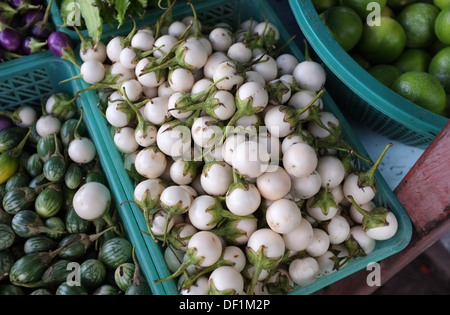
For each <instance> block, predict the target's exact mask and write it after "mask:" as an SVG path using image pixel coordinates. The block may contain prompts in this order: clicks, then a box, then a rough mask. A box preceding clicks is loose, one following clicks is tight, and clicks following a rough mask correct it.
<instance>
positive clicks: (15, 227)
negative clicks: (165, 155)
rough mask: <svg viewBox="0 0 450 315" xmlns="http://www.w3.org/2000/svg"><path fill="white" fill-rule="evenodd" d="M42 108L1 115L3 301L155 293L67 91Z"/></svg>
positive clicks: (0, 274) (0, 272)
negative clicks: (29, 296)
mask: <svg viewBox="0 0 450 315" xmlns="http://www.w3.org/2000/svg"><path fill="white" fill-rule="evenodd" d="M44 105H45V106H44ZM41 107H42V108H41V109H36V108H33V107H28V106H20V107H18V108H17V109H16V110H15V111H14V112H6V111H1V112H0V295H25V294H33V295H35V294H55V295H113V294H127V295H138V294H139V295H143V294H147V295H148V294H151V289H150V287H149V285H148V283H147V281H146V280H145V279H144V278H143V276H142V274H141V272H140V269H139V265H138V263H137V260H136V258H135V255H134V247H133V245H132V243H131V242H130V241H129V240H128V239H127V238H126V236H125V234H124V232H123V229H122V227H121V225H120V220H119V217H118V214H117V209H116V207H115V206H114V202H112V200H111V199H113V198H114V197H111V194H110V192H109V188H108V183H107V178H106V176H105V174H104V172H103V171H102V168H101V164H100V162H99V157H98V154H97V151H96V148H95V146H94V145H93V142H92V141H91V140H90V138H89V133H88V131H87V128H86V125H85V123H84V121H83V119H82V117H83V112H82V110H80V111H78V109H77V107H76V105H75V102H74V99H72V98H71V97H70V96H69V95H67V94H64V93H54V94H52V95H51V96H50V97H48V98H47V99H44V100H43V102H42V106H41ZM77 116H78V118H77ZM83 143H84V145H85V146H84V147H83ZM73 146H74V147H73ZM84 149H87V151H83V150H84ZM71 151H73V152H71ZM80 153H83V156H80ZM99 191H101V192H103V195H102V193H99ZM89 193H90V194H92V193H95V194H96V197H97V201H98V200H102V198H103V199H104V201H105V202H104V203H103V204H102V207H103V208H102V209H100V210H98V209H94V208H95V205H97V204H101V203H99V202H96V203H95V204H94V203H93V202H90V201H89ZM86 207H87V208H91V209H90V211H89V212H88V209H86Z"/></svg>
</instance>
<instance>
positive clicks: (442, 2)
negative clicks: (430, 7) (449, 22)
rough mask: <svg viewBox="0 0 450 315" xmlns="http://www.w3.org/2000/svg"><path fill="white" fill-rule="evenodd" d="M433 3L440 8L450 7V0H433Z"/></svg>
mask: <svg viewBox="0 0 450 315" xmlns="http://www.w3.org/2000/svg"><path fill="white" fill-rule="evenodd" d="M433 4H434V5H435V6H437V7H438V8H439V9H441V10H444V8H446V7H450V0H433Z"/></svg>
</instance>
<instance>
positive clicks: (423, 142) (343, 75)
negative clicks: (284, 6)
mask: <svg viewBox="0 0 450 315" xmlns="http://www.w3.org/2000/svg"><path fill="white" fill-rule="evenodd" d="M289 5H290V7H291V9H292V12H293V14H294V16H295V18H296V20H297V23H298V25H299V27H300V29H301V31H302V33H303V36H304V37H305V39H306V40H307V41H308V43H309V45H310V47H312V48H313V50H314V53H315V54H316V55H317V56H318V57H319V58H320V60H321V62H322V63H323V64H324V65H325V66H326V68H327V76H328V77H327V84H326V88H327V90H328V92H329V93H330V94H331V95H332V97H333V99H334V101H335V102H336V104H337V105H338V106H339V108H340V109H341V110H342V111H343V112H344V113H345V114H346V116H347V117H349V118H350V119H353V120H355V121H358V122H361V123H363V124H364V125H365V126H367V127H369V128H371V129H372V130H374V131H376V132H378V133H380V134H382V135H384V136H386V137H388V138H390V139H393V140H397V141H399V142H402V143H404V144H407V145H411V146H416V147H419V148H422V149H425V148H426V147H427V146H428V145H429V144H430V143H431V141H433V139H434V138H435V137H436V135H437V134H438V133H439V132H440V131H441V130H442V128H443V127H444V126H445V124H446V123H447V122H448V121H449V119H448V118H446V117H443V116H440V115H437V114H434V113H432V112H430V111H428V110H426V109H424V108H422V107H420V106H418V105H416V104H414V103H412V102H410V101H409V100H407V99H405V98H403V97H402V96H400V95H398V94H397V93H395V92H393V91H392V90H390V89H389V88H387V87H386V86H384V85H383V84H381V83H380V82H379V81H378V80H376V79H375V78H374V77H373V76H372V75H370V74H369V73H368V72H367V71H366V70H364V69H363V68H362V67H361V66H360V65H359V64H358V63H357V62H356V61H355V60H353V58H352V57H351V56H350V55H349V54H348V53H347V52H345V50H344V49H342V47H341V46H340V45H339V44H338V43H337V42H336V40H335V39H334V38H333V36H332V35H331V34H330V33H329V32H328V30H327V29H326V28H325V25H324V24H323V23H322V21H321V19H320V17H319V15H318V14H317V11H316V10H315V8H314V6H313V4H312V2H311V1H310V0H289Z"/></svg>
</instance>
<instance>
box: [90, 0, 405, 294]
mask: <svg viewBox="0 0 450 315" xmlns="http://www.w3.org/2000/svg"><path fill="white" fill-rule="evenodd" d="M195 7H196V11H197V13H198V15H199V18H200V20H201V21H202V23H203V24H209V25H213V24H215V23H219V22H227V23H230V24H231V25H237V23H238V22H239V21H242V20H243V19H247V18H250V17H253V18H254V19H256V20H259V21H264V20H265V19H266V18H267V19H269V20H270V21H271V22H272V23H274V24H275V25H276V26H277V27H278V28H279V30H280V34H281V41H282V42H287V41H288V40H289V39H290V38H291V34H289V33H288V31H287V30H286V28H285V27H284V26H283V23H282V22H281V20H280V18H279V17H278V16H277V15H276V14H275V12H274V11H273V9H272V7H271V6H270V5H269V3H268V2H267V1H262V0H231V1H229V0H228V1H225V0H210V1H205V2H201V3H198V4H197V3H196V6H195ZM173 14H174V17H175V18H181V17H183V16H185V15H189V14H191V10H190V8H186V6H177V7H176V8H175V9H174V12H173ZM156 19H157V16H156V15H151V16H149V17H148V18H147V19H146V23H147V24H148V25H153V24H154V23H155V21H156ZM239 19H240V20H239ZM120 32H122V33H123V32H126V29H121V30H120ZM289 50H290V52H291V53H293V54H294V55H295V56H296V57H297V58H298V59H299V60H304V59H305V58H304V55H303V53H302V51H301V50H300V49H299V47H298V46H297V45H296V44H295V43H291V45H290V46H289ZM81 85H82V87H87V86H88V85H87V84H86V83H82V84H81ZM82 100H83V102H88V103H90V104H91V105H90V106H91V107H92V108H94V107H95V106H96V104H97V103H98V101H99V98H98V95H97V94H96V92H94V91H88V92H85V93H82ZM324 104H325V108H326V109H327V110H329V111H331V112H333V113H334V114H335V115H336V116H337V117H338V119H340V121H341V122H342V126H343V134H344V137H345V139H346V140H347V141H348V142H349V143H350V144H351V145H352V146H353V147H354V148H355V149H356V150H358V152H360V153H361V154H363V155H364V156H367V157H368V156H369V155H368V154H367V152H366V151H365V149H364V147H363V146H362V144H361V143H360V142H359V139H358V137H357V136H356V135H355V134H354V133H353V131H352V128H351V127H350V125H349V124H348V123H347V121H346V119H345V117H344V116H343V115H342V113H341V112H340V110H339V109H338V107H337V106H336V104H335V103H334V101H333V99H332V98H331V97H330V95H329V94H327V93H326V94H325V95H324ZM94 119H95V120H96V123H97V128H96V132H98V133H100V134H101V135H102V136H103V140H104V147H105V148H109V154H110V158H109V160H110V161H111V163H112V165H115V172H116V173H117V174H116V176H117V178H119V179H120V180H121V183H122V185H123V190H124V192H125V196H126V198H127V199H130V200H131V199H132V198H133V192H134V187H135V186H134V185H135V184H134V181H133V180H132V179H131V178H130V177H129V176H128V174H127V172H126V170H125V169H124V167H123V160H122V155H121V154H120V152H119V151H118V150H116V149H113V148H114V141H113V138H112V136H111V133H110V127H109V126H108V123H107V121H106V119H105V118H104V117H103V116H100V115H95V117H94ZM380 153H381V152H380ZM376 178H377V180H378V184H379V191H378V193H377V196H376V199H375V200H376V202H377V204H379V205H384V206H387V207H389V208H390V209H391V210H392V211H393V212H394V213H395V215H396V216H397V218H398V221H399V230H398V232H397V234H396V235H395V236H394V237H393V238H391V239H389V240H386V241H382V242H378V243H377V245H376V248H375V250H374V251H373V252H372V253H371V254H370V255H369V256H367V257H361V258H357V259H353V260H351V261H350V262H349V263H348V265H347V266H346V267H345V268H342V269H341V270H339V271H336V272H334V273H332V274H330V275H327V276H322V277H320V278H319V279H317V280H316V281H315V282H314V283H312V284H310V285H308V286H304V287H299V286H296V287H295V290H294V291H293V292H292V293H291V294H310V293H313V292H315V291H317V290H319V289H321V288H323V287H325V286H327V285H329V284H331V283H333V282H335V281H338V280H339V279H342V278H344V277H346V276H348V275H350V274H352V273H354V272H356V271H358V270H361V269H363V268H366V267H367V266H368V264H370V263H372V262H377V261H380V260H382V259H384V258H386V257H388V256H390V255H392V254H394V253H397V252H399V251H401V250H402V249H403V248H405V247H406V245H407V244H408V243H409V241H410V238H411V234H412V227H411V222H410V219H409V217H408V215H407V214H406V212H405V210H404V208H403V207H402V205H401V204H400V203H399V201H398V200H397V198H396V197H395V195H394V194H393V192H392V190H391V189H390V188H389V186H388V185H387V183H386V181H385V180H384V178H383V177H382V175H381V174H380V173H379V172H377V174H376ZM131 208H133V210H134V211H135V212H137V210H136V208H137V207H136V206H135V205H133V204H132V205H131ZM137 224H138V228H139V229H141V230H143V231H148V230H147V227H146V224H145V222H144V220H143V218H142V220H139V219H138V220H137ZM144 242H145V244H146V245H147V247H148V249H149V251H150V254H151V255H152V258H153V261H154V263H155V268H156V269H157V271H158V273H159V277H160V278H164V277H167V276H169V275H170V274H171V272H170V270H169V269H168V267H167V265H166V263H165V260H164V254H163V248H162V247H161V246H160V245H159V243H155V242H154V241H153V240H152V238H151V237H150V236H147V237H144ZM161 284H162V285H163V286H164V289H165V291H166V293H167V294H171V295H175V294H178V290H177V283H176V280H168V281H164V282H161Z"/></svg>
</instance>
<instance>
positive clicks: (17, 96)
mask: <svg viewBox="0 0 450 315" xmlns="http://www.w3.org/2000/svg"><path fill="white" fill-rule="evenodd" d="M76 74H77V71H76V70H75V68H74V67H73V66H72V65H71V64H70V63H68V62H66V61H64V60H62V59H60V58H58V57H56V56H54V55H53V54H51V53H50V52H44V53H38V54H35V55H33V56H29V57H27V58H26V59H22V60H19V59H18V60H13V61H11V62H8V63H7V64H4V65H0V110H9V111H14V110H15V109H16V108H17V107H19V106H25V105H27V106H31V107H34V108H36V109H37V110H38V111H39V112H40V109H41V101H42V100H43V99H46V98H48V97H49V96H50V95H51V94H53V93H67V94H69V95H74V94H75V93H76V91H78V90H79V85H78V82H76V81H69V82H66V83H63V84H60V81H62V80H65V79H67V78H70V77H72V76H74V75H76ZM76 103H77V106H78V108H79V109H80V108H83V111H84V114H83V121H84V122H85V124H86V126H87V129H88V132H89V135H90V137H91V139H92V140H93V141H94V143H95V146H96V149H97V152H98V156H99V159H100V162H101V167H102V169H103V172H104V174H105V175H106V177H107V180H108V187H109V189H110V191H111V194H112V196H113V199H114V200H113V201H114V202H115V206H116V208H117V210H118V212H119V217H120V220H121V223H122V224H123V227H124V229H125V232H126V236H127V238H128V239H129V240H130V241H131V243H132V244H133V245H135V246H136V257H137V259H138V261H139V264H140V267H141V269H142V272H143V274H144V276H145V278H146V279H147V280H148V282H149V285H150V287H151V289H152V292H153V293H154V294H165V293H166V292H165V291H164V288H163V287H162V286H161V285H160V284H157V283H154V281H153V280H154V279H158V278H159V274H158V273H157V271H156V269H155V266H154V263H153V261H152V258H151V255H150V251H149V250H148V249H147V247H146V246H145V242H144V240H143V238H144V236H143V235H142V233H141V232H140V230H139V228H138V223H137V221H138V218H139V217H140V213H136V210H135V209H131V207H130V205H129V204H128V203H125V204H122V205H121V203H122V202H123V201H124V200H126V199H127V197H126V193H125V191H124V189H123V187H122V185H121V181H120V180H119V177H118V174H117V172H116V170H115V167H116V166H115V165H114V164H113V161H112V160H111V158H110V156H109V154H108V151H109V147H106V146H105V143H104V141H103V135H102V134H101V133H99V128H98V127H97V122H96V119H95V118H96V117H97V116H101V114H100V112H99V111H98V110H97V108H96V106H95V105H96V104H92V103H90V102H87V101H86V99H85V98H84V99H81V98H80V99H78V100H77V101H76Z"/></svg>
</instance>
